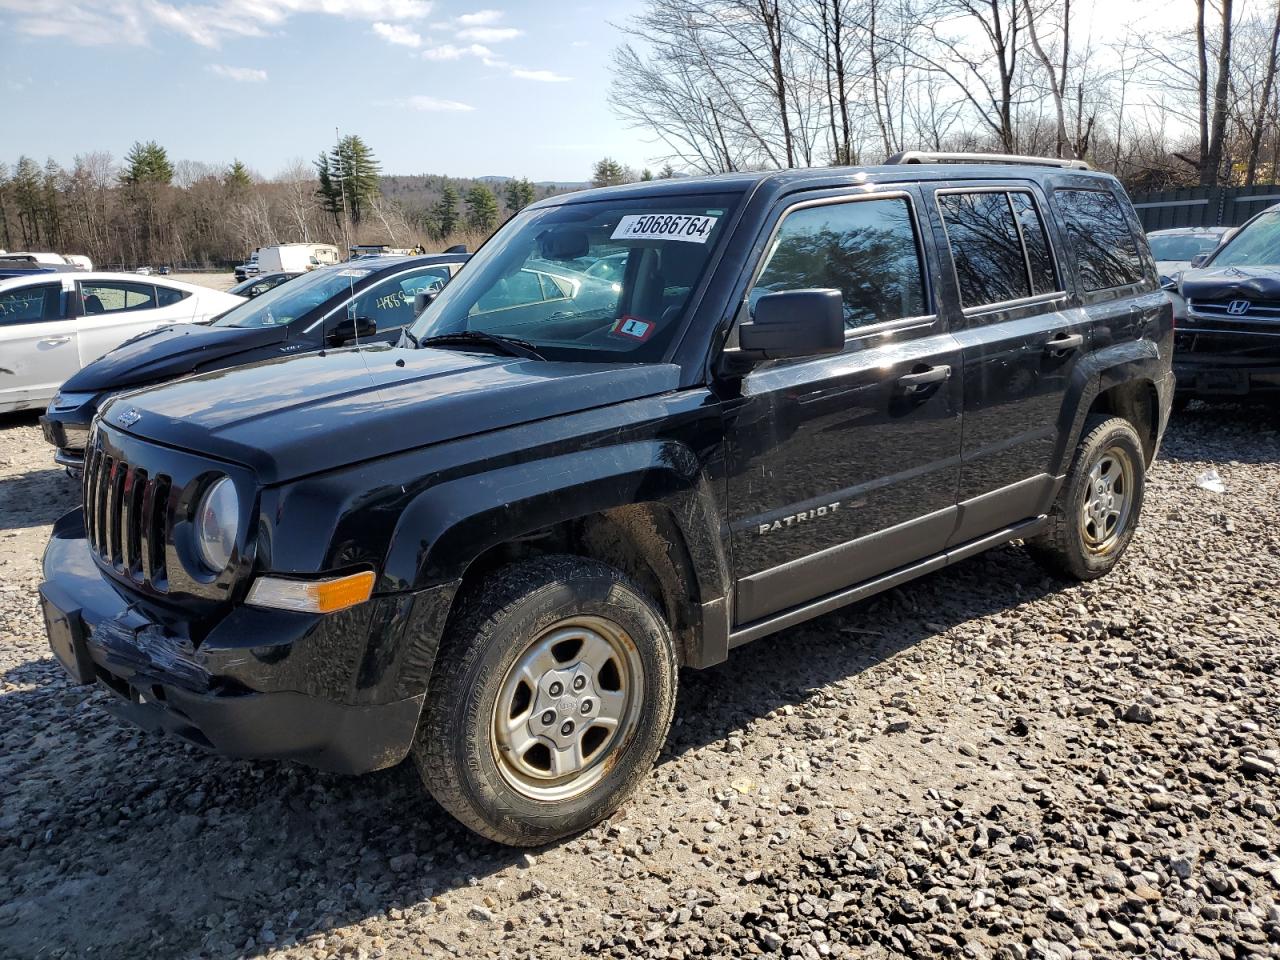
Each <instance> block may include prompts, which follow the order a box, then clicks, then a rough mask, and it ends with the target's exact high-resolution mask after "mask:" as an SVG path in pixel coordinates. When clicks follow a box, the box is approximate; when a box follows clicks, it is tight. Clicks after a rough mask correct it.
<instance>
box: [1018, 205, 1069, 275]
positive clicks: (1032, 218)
mask: <svg viewBox="0 0 1280 960" xmlns="http://www.w3.org/2000/svg"><path fill="white" fill-rule="evenodd" d="M1009 202H1010V203H1012V204H1013V213H1014V216H1016V217H1017V218H1018V227H1019V228H1020V229H1021V230H1022V242H1023V243H1024V244H1025V245H1026V248H1027V266H1028V267H1030V269H1031V292H1032V293H1034V294H1036V295H1037V296H1039V295H1040V294H1042V293H1055V292H1056V291H1058V290H1061V289H1062V285H1061V284H1059V283H1058V276H1057V272H1056V271H1055V270H1054V267H1053V252H1052V251H1051V250H1050V249H1049V239H1048V236H1047V235H1046V234H1045V230H1044V220H1042V219H1041V217H1040V211H1039V210H1037V209H1036V205H1035V201H1034V200H1032V199H1031V194H1029V193H1011V194H1009Z"/></svg>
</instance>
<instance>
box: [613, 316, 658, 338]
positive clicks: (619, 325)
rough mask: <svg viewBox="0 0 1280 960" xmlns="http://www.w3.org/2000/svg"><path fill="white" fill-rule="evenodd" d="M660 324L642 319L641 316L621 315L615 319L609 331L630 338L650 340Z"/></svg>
mask: <svg viewBox="0 0 1280 960" xmlns="http://www.w3.org/2000/svg"><path fill="white" fill-rule="evenodd" d="M657 326H658V325H657V324H656V323H654V322H653V321H652V320H641V319H640V318H639V317H619V318H618V319H617V320H615V321H614V324H613V326H612V327H611V328H610V330H609V332H610V333H612V334H616V335H617V336H619V337H626V338H627V339H628V340H639V341H641V342H644V341H645V340H648V339H649V337H650V335H651V334H652V333H653V331H654V329H655V328H656V327H657Z"/></svg>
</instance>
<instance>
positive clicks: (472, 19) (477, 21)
mask: <svg viewBox="0 0 1280 960" xmlns="http://www.w3.org/2000/svg"><path fill="white" fill-rule="evenodd" d="M502 16H503V14H502V11H501V10H477V11H476V12H475V13H464V14H463V15H462V16H460V17H459V18H458V22H459V23H460V24H462V25H463V26H464V27H483V26H484V25H485V24H487V23H497V22H498V21H499V20H501V19H502Z"/></svg>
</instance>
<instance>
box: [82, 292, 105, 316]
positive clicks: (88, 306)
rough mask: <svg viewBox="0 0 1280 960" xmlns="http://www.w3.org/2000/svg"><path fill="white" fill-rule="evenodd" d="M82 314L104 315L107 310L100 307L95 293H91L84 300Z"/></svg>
mask: <svg viewBox="0 0 1280 960" xmlns="http://www.w3.org/2000/svg"><path fill="white" fill-rule="evenodd" d="M84 312H85V313H86V314H94V313H106V312H107V308H106V307H104V306H103V305H102V301H101V300H100V299H99V298H98V295H97V294H96V293H91V294H89V295H88V296H87V297H85V298H84Z"/></svg>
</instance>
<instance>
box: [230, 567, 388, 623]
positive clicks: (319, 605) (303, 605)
mask: <svg viewBox="0 0 1280 960" xmlns="http://www.w3.org/2000/svg"><path fill="white" fill-rule="evenodd" d="M373 580H374V577H373V571H371V570H365V571H364V572H362V573H353V574H351V575H350V576H347V577H333V578H331V579H328V580H284V579H282V578H280V577H259V578H258V579H257V580H255V581H254V584H253V587H252V589H250V591H249V597H248V599H247V600H246V601H245V602H246V603H248V604H251V605H252V606H255V607H272V608H274V609H276V610H297V611H299V612H301V613H336V612H337V611H339V610H345V609H347V608H348V607H354V606H355V605H356V604H358V603H364V602H365V601H366V600H368V599H369V597H370V596H372V595H373Z"/></svg>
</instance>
